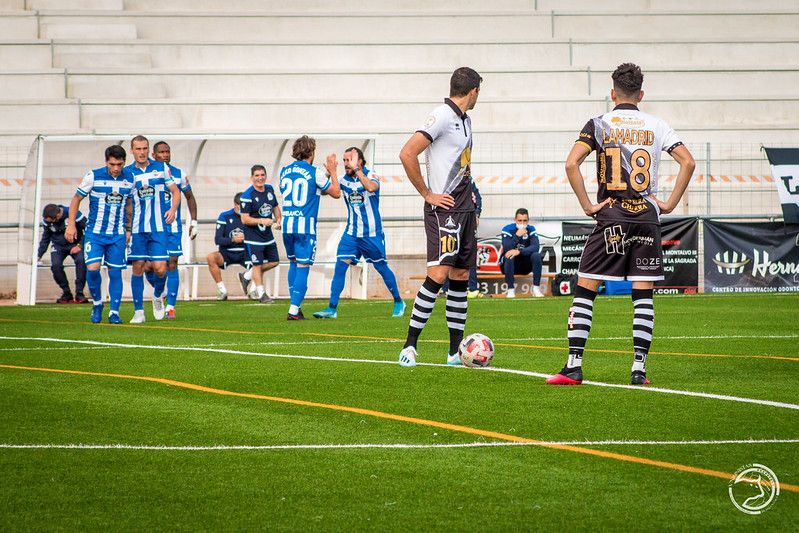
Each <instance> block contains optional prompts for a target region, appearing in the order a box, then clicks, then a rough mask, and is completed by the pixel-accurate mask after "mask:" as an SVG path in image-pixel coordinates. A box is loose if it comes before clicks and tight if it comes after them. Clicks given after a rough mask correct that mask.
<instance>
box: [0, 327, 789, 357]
mask: <svg viewBox="0 0 799 533" xmlns="http://www.w3.org/2000/svg"><path fill="white" fill-rule="evenodd" d="M0 322H14V323H29V324H62V325H82V324H83V323H76V322H55V321H50V320H22V319H15V318H0ZM97 326H104V327H110V328H120V327H128V328H136V329H142V328H146V329H162V330H167V331H197V332H204V333H228V334H230V333H235V334H237V335H262V336H263V335H285V334H286V333H285V332H276V331H248V330H236V329H216V328H192V327H186V326H153V325H148V324H104V323H100V324H92V327H97ZM294 335H305V336H307V337H327V338H339V339H362V340H373V341H396V342H403V341H404V340H405V339H399V338H395V337H376V336H372V335H345V334H340V333H319V332H309V331H297V332H295V333H294ZM564 340H565V339H564ZM422 342H431V343H438V344H449V341H448V340H435V339H433V340H426V341H422ZM494 346H503V347H506V348H530V349H534V350H557V351H562V350H563V349H564V348H563V346H547V345H543V344H516V343H508V342H495V343H494ZM589 351H590V352H597V353H618V354H623V355H629V353H630V351H629V350H610V349H599V348H591V349H590V350H589ZM649 354H650V355H677V356H685V357H727V358H735V359H773V360H777V361H795V362H797V361H799V357H787V356H781V355H740V354H723V353H692V352H659V351H651V352H649Z"/></svg>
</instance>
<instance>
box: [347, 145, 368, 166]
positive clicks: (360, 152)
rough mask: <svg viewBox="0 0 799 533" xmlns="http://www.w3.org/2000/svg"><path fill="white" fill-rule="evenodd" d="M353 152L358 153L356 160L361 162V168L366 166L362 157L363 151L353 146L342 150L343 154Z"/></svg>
mask: <svg viewBox="0 0 799 533" xmlns="http://www.w3.org/2000/svg"><path fill="white" fill-rule="evenodd" d="M353 150H354V151H355V152H357V153H358V159H360V160H361V161H363V165H362V166H366V158H365V157H364V155H363V151H362V150H361V149H360V148H357V147H355V146H350V147H349V148H347V149H346V150H344V153H347V152H352V151H353Z"/></svg>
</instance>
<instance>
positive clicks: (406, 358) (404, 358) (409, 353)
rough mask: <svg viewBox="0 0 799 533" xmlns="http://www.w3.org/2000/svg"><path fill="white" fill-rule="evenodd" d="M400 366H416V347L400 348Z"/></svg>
mask: <svg viewBox="0 0 799 533" xmlns="http://www.w3.org/2000/svg"><path fill="white" fill-rule="evenodd" d="M399 364H400V366H416V348H414V347H413V346H407V347H405V348H403V349H402V351H401V352H400V356H399Z"/></svg>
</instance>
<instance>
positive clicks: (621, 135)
mask: <svg viewBox="0 0 799 533" xmlns="http://www.w3.org/2000/svg"><path fill="white" fill-rule="evenodd" d="M576 142H578V143H582V144H584V145H585V146H587V147H588V149H589V150H591V151H594V150H596V152H597V154H596V163H597V182H598V185H599V189H598V190H597V201H598V202H601V201H603V200H605V199H606V198H610V204H609V205H608V207H606V208H604V209H602V211H600V212H599V214H598V215H597V218H598V219H603V220H629V221H636V222H643V223H654V224H656V223H658V221H659V212H658V208H657V205H656V204H655V201H654V200H653V199H651V198H650V195H653V194H657V190H658V167H659V165H660V153H661V152H663V151H666V152H668V153H671V151H672V150H674V149H675V148H677V147H678V146H680V145H681V144H682V141H681V140H680V139H679V137H678V136H677V134H676V133H675V132H674V130H673V129H671V127H670V126H669V125H668V124H666V123H665V122H664V121H663V120H661V119H659V118H658V117H655V116H652V115H648V114H646V113H642V112H641V111H639V110H638V108H637V107H636V106H634V105H632V104H620V105H618V106H616V108H615V109H613V111H611V112H609V113H605V114H604V115H600V116H598V117H596V118H592V119H591V120H589V121H588V122H587V123H586V124H585V126H584V127H583V129H582V131H580V135H579V138H578V139H577V141H576Z"/></svg>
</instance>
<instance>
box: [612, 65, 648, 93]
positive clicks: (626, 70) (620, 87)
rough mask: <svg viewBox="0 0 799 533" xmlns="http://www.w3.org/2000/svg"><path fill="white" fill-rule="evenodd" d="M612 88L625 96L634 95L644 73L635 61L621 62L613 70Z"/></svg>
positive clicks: (638, 89) (639, 87) (642, 81)
mask: <svg viewBox="0 0 799 533" xmlns="http://www.w3.org/2000/svg"><path fill="white" fill-rule="evenodd" d="M611 77H612V78H613V88H614V89H616V91H617V92H620V93H622V94H624V95H625V96H634V95H635V93H637V92H638V91H640V90H641V86H643V84H644V73H643V72H641V67H639V66H638V65H636V64H635V63H622V64H621V65H619V66H618V67H616V70H614V71H613V75H612V76H611Z"/></svg>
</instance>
